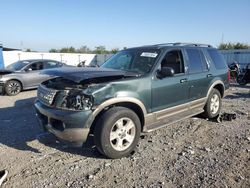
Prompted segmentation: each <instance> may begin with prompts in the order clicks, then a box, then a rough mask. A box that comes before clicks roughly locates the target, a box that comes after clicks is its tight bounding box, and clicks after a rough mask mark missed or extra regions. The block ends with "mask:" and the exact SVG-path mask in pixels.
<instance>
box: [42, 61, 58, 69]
mask: <svg viewBox="0 0 250 188" xmlns="http://www.w3.org/2000/svg"><path fill="white" fill-rule="evenodd" d="M56 67H58V63H57V62H56V61H47V62H46V63H45V67H44V69H52V68H56Z"/></svg>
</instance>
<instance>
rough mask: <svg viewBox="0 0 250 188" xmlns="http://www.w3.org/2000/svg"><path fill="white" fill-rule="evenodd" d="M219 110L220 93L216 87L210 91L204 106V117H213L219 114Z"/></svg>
mask: <svg viewBox="0 0 250 188" xmlns="http://www.w3.org/2000/svg"><path fill="white" fill-rule="evenodd" d="M220 110H221V94H220V92H219V91H218V90H217V89H212V91H211V92H210V94H209V96H208V99H207V103H206V105H205V107H204V113H203V115H204V117H206V118H214V117H216V116H218V115H219V113H220Z"/></svg>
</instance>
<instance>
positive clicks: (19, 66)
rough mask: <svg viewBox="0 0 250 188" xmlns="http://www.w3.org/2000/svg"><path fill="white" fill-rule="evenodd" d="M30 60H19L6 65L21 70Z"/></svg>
mask: <svg viewBox="0 0 250 188" xmlns="http://www.w3.org/2000/svg"><path fill="white" fill-rule="evenodd" d="M29 63H30V62H29V61H17V62H15V63H12V64H10V65H8V66H7V67H6V69H8V70H12V71H17V70H21V69H22V68H23V67H24V66H26V65H28V64H29Z"/></svg>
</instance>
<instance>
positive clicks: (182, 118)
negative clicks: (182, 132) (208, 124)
mask: <svg viewBox="0 0 250 188" xmlns="http://www.w3.org/2000/svg"><path fill="white" fill-rule="evenodd" d="M203 111H204V110H199V111H196V112H195V113H192V114H190V115H187V116H182V117H179V118H176V119H175V120H174V121H171V122H169V123H164V122H163V123H162V124H161V125H160V126H156V127H155V128H152V129H144V130H143V131H144V132H147V133H148V132H152V131H155V130H157V129H160V128H163V127H166V126H167V125H170V124H172V123H176V122H179V121H181V120H184V119H186V118H189V117H192V116H195V115H197V114H200V113H202V112H203Z"/></svg>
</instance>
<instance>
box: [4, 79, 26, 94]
mask: <svg viewBox="0 0 250 188" xmlns="http://www.w3.org/2000/svg"><path fill="white" fill-rule="evenodd" d="M4 90H5V93H6V94H7V95H9V96H14V95H17V94H18V93H20V92H21V91H22V85H21V83H20V82H19V81H16V80H9V81H8V82H6V84H5V87H4Z"/></svg>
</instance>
